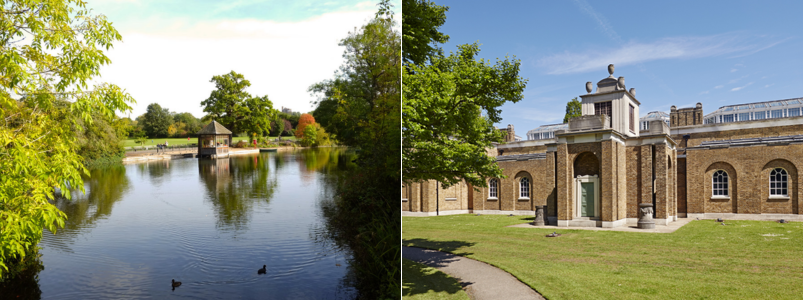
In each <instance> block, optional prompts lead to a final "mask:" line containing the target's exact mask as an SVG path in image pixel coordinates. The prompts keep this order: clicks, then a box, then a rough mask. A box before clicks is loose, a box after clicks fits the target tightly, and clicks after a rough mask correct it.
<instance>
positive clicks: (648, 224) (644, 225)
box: [638, 203, 655, 229]
mask: <svg viewBox="0 0 803 300" xmlns="http://www.w3.org/2000/svg"><path fill="white" fill-rule="evenodd" d="M638 208H639V219H638V228H640V229H655V221H654V220H653V219H652V203H639V205H638Z"/></svg>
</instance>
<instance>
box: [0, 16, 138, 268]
mask: <svg viewBox="0 0 803 300" xmlns="http://www.w3.org/2000/svg"><path fill="white" fill-rule="evenodd" d="M2 10H3V13H0V27H2V28H3V30H2V31H0V57H1V58H2V59H0V70H2V76H0V278H5V277H7V275H9V274H16V273H17V272H16V271H15V270H18V269H19V268H21V266H22V268H24V265H25V264H26V263H25V262H26V261H28V259H30V258H31V256H32V253H35V252H36V245H37V243H38V242H39V240H41V238H42V229H43V228H48V229H49V230H50V231H53V232H55V231H56V229H57V228H58V227H63V226H64V220H65V215H64V213H63V212H61V211H59V210H58V209H57V208H56V207H55V206H53V205H52V204H51V203H50V200H53V194H54V188H58V189H60V190H61V192H62V193H63V194H64V195H65V196H66V197H69V196H70V190H71V189H79V190H83V181H82V179H81V174H83V173H86V169H85V167H84V165H83V160H84V159H83V158H82V157H81V156H80V155H79V154H78V151H79V143H78V138H77V137H76V133H75V132H74V130H73V129H74V128H76V126H79V125H78V124H79V123H78V122H79V120H80V121H81V122H83V124H92V123H93V121H94V118H95V117H97V116H103V118H105V119H106V120H111V119H112V118H113V116H114V115H115V112H116V111H121V112H126V111H130V110H131V107H130V106H129V103H133V102H134V100H133V99H132V98H131V96H130V95H128V94H127V93H125V91H124V90H123V89H121V88H119V87H117V86H115V85H111V84H106V83H100V84H96V85H94V86H93V87H91V88H90V87H89V84H90V83H91V82H92V80H93V78H95V77H96V76H98V75H100V68H101V67H102V66H103V65H106V64H109V63H110V62H111V61H110V60H109V58H108V57H106V55H105V54H104V53H103V50H104V49H106V50H108V49H109V48H110V47H111V46H112V43H113V42H114V41H117V40H120V39H121V36H120V34H119V33H118V32H117V30H115V29H114V27H112V25H111V23H110V22H109V21H107V20H106V17H105V16H103V15H97V16H93V15H92V14H91V11H90V10H88V9H87V8H86V3H84V2H83V1H80V0H67V1H57V0H50V1H48V0H45V1H22V0H18V1H5V2H3V4H2ZM23 40H24V41H25V42H24V43H23ZM57 98H58V99H57ZM59 100H67V101H59Z"/></svg>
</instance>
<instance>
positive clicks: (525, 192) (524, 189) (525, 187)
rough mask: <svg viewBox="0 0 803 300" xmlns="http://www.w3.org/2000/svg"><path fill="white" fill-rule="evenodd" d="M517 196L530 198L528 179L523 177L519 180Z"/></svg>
mask: <svg viewBox="0 0 803 300" xmlns="http://www.w3.org/2000/svg"><path fill="white" fill-rule="evenodd" d="M519 191H520V193H519V198H530V180H529V179H527V177H524V178H522V179H521V181H520V182H519Z"/></svg>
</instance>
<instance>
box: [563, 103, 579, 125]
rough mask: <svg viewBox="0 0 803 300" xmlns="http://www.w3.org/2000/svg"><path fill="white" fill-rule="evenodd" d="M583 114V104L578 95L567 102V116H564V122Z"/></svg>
mask: <svg viewBox="0 0 803 300" xmlns="http://www.w3.org/2000/svg"><path fill="white" fill-rule="evenodd" d="M582 115H583V106H582V104H581V103H580V101H578V100H577V97H574V99H572V100H570V101H569V102H567V103H566V116H564V117H563V123H564V124H565V123H569V119H571V118H574V117H579V116H582Z"/></svg>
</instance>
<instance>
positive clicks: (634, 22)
mask: <svg viewBox="0 0 803 300" xmlns="http://www.w3.org/2000/svg"><path fill="white" fill-rule="evenodd" d="M435 3H437V4H438V5H445V6H449V7H450V9H449V11H448V12H447V13H446V17H447V18H446V24H445V25H444V26H443V27H441V32H444V33H446V34H448V35H449V36H450V37H451V38H450V42H449V43H447V44H445V45H443V48H444V49H445V50H446V51H447V53H448V52H449V51H454V50H455V49H456V48H455V45H457V44H466V43H472V42H475V41H479V43H481V44H482V45H481V46H480V49H481V50H482V51H481V52H480V56H481V57H483V58H486V59H491V61H492V62H493V61H495V59H496V58H497V57H499V58H504V56H505V55H510V56H513V55H515V56H516V58H518V59H520V60H521V72H520V75H521V76H522V77H524V78H529V82H528V84H527V88H526V90H525V91H524V99H523V100H522V101H520V102H519V103H515V104H512V103H508V104H506V105H504V106H503V107H502V117H503V118H504V119H503V120H502V123H501V124H498V125H499V126H500V127H505V126H507V124H513V125H514V126H515V129H516V134H517V135H519V136H521V137H526V133H527V131H528V130H530V129H534V128H536V127H538V126H540V125H544V124H554V123H561V122H563V116H564V114H565V109H566V102H567V101H569V100H571V99H572V98H574V97H578V96H580V95H582V94H586V91H585V83H586V82H587V81H591V82H593V83H594V85H595V86H596V83H597V82H598V81H599V80H601V79H603V78H605V77H607V76H608V72H607V69H606V66H607V65H608V64H610V63H612V64H614V65H615V66H616V71H615V73H614V74H613V75H614V76H615V77H619V76H624V77H625V84H626V86H627V88H628V89H630V88H636V98H637V99H638V100H639V101H640V102H641V108H640V112H641V115H642V116H644V115H646V114H647V113H648V112H650V111H664V112H667V113H668V112H669V107H670V106H671V105H676V106H677V107H678V108H681V107H692V106H694V104H695V103H697V102H701V103H702V104H703V113H704V114H708V113H710V112H713V111H714V110H716V109H718V108H719V107H720V106H724V105H730V104H739V103H749V102H758V101H770V100H779V99H788V98H796V97H803V89H801V88H803V55H801V53H803V51H802V50H801V49H803V36H801V33H803V31H801V28H803V23H801V20H800V15H799V14H800V12H801V11H803V2H800V1H727V2H725V1H616V2H604V1H587V0H574V1H505V2H497V3H495V4H491V3H490V2H487V1H473V0H472V1H469V0H459V1H458V0H436V1H435ZM595 89H596V87H595ZM578 99H579V98H578Z"/></svg>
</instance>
